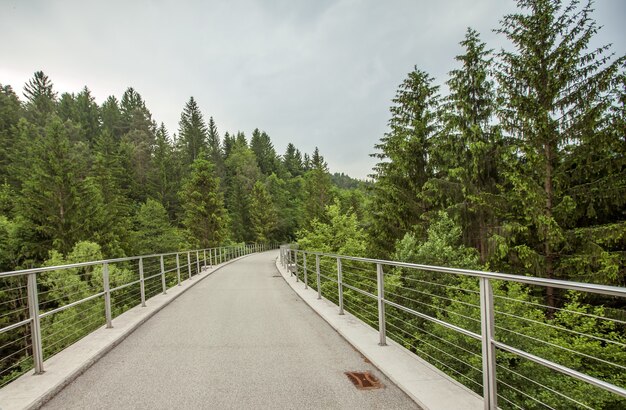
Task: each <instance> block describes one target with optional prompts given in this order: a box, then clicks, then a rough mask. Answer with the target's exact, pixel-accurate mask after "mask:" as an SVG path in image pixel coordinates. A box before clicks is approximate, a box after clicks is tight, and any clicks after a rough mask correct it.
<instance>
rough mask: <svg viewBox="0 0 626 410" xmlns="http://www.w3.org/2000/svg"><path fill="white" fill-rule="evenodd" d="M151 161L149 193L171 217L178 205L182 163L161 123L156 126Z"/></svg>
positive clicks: (175, 212)
mask: <svg viewBox="0 0 626 410" xmlns="http://www.w3.org/2000/svg"><path fill="white" fill-rule="evenodd" d="M152 162H153V166H152V168H151V174H150V177H149V181H150V195H151V196H152V197H153V198H155V199H157V200H158V201H159V203H161V204H162V205H163V206H164V207H165V209H166V210H167V212H168V214H169V216H170V217H171V218H173V217H174V216H175V215H176V214H177V213H178V211H179V207H180V201H179V199H178V189H179V187H180V181H181V175H182V169H181V168H182V164H181V163H180V161H179V158H178V157H177V156H176V155H175V152H174V146H173V145H172V142H171V140H170V137H169V135H168V132H167V129H166V128H165V124H163V123H161V125H160V126H159V128H157V132H156V143H155V146H154V150H153V157H152Z"/></svg>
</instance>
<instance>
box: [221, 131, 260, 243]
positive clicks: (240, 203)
mask: <svg viewBox="0 0 626 410" xmlns="http://www.w3.org/2000/svg"><path fill="white" fill-rule="evenodd" d="M240 135H241V136H243V134H240ZM225 165H226V175H227V178H226V206H227V208H228V210H229V215H230V223H231V231H232V233H233V239H234V240H235V241H236V242H245V241H252V240H254V236H255V235H254V234H253V231H252V230H251V229H250V226H251V221H250V206H251V203H250V198H251V195H252V189H253V188H254V184H255V183H256V181H258V180H259V179H260V177H261V173H260V170H259V167H258V165H257V161H256V157H255V155H254V152H252V150H251V149H250V148H248V145H247V144H246V143H245V139H244V138H242V137H240V138H239V139H238V140H237V141H235V144H234V146H233V147H232V149H231V151H230V155H229V156H228V157H227V158H226V161H225Z"/></svg>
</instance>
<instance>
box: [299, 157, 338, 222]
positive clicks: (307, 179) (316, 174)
mask: <svg viewBox="0 0 626 410" xmlns="http://www.w3.org/2000/svg"><path fill="white" fill-rule="evenodd" d="M334 197H335V193H334V190H333V184H332V182H331V180H330V174H329V173H328V165H327V164H326V161H324V157H323V156H322V155H320V153H319V149H318V148H317V147H315V151H314V152H313V156H312V158H311V170H310V171H308V172H307V173H306V174H305V175H304V217H305V221H306V226H307V227H308V226H310V224H311V223H312V222H313V220H318V221H322V222H327V221H326V207H327V206H328V205H330V204H332V202H333V199H334Z"/></svg>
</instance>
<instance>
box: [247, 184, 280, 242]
mask: <svg viewBox="0 0 626 410" xmlns="http://www.w3.org/2000/svg"><path fill="white" fill-rule="evenodd" d="M276 220H277V215H276V210H275V209H274V204H273V203H272V198H271V197H270V195H269V193H268V191H267V188H266V187H265V184H263V183H262V182H260V181H257V182H256V183H255V184H254V188H253V189H252V194H251V197H250V222H251V223H252V229H253V231H254V235H255V237H254V240H255V242H258V243H267V242H268V241H269V240H270V239H271V238H272V237H273V233H274V230H275V229H276Z"/></svg>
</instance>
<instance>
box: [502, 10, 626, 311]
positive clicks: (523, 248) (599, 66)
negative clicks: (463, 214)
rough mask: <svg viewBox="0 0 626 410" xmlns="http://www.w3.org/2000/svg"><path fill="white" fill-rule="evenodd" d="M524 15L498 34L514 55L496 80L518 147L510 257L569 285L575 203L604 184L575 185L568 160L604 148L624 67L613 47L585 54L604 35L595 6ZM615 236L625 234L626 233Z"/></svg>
mask: <svg viewBox="0 0 626 410" xmlns="http://www.w3.org/2000/svg"><path fill="white" fill-rule="evenodd" d="M518 6H519V8H520V9H522V10H523V12H521V13H516V14H510V15H507V16H505V17H504V19H503V20H502V21H501V28H500V29H499V30H498V31H499V32H500V33H502V34H504V35H505V36H506V37H507V38H508V39H509V40H510V41H511V42H512V44H513V46H514V47H515V50H514V51H502V52H501V53H500V59H501V62H500V65H499V69H498V73H497V77H498V82H499V84H500V89H501V97H502V102H503V107H502V109H501V110H500V113H499V117H500V121H501V123H502V125H503V128H504V129H505V130H506V131H507V133H508V134H509V136H510V138H512V140H513V141H514V144H515V150H514V151H513V152H511V153H510V155H509V160H508V162H509V168H508V170H507V173H506V176H507V180H508V181H509V183H510V184H511V186H512V189H511V190H510V193H509V199H510V201H511V204H512V206H513V208H512V210H511V214H517V215H519V217H518V218H516V219H514V220H513V221H511V223H509V224H508V225H507V227H506V228H507V231H508V232H510V233H511V235H509V238H508V239H509V240H510V241H509V243H508V244H509V251H510V253H511V254H512V255H511V258H516V259H518V260H519V261H520V262H521V264H522V265H523V269H524V271H525V272H527V273H531V274H533V275H537V276H545V277H548V278H556V277H567V276H569V275H570V274H571V268H572V264H571V263H563V261H564V260H566V259H570V258H573V259H572V260H576V259H579V257H580V256H581V255H572V254H571V245H572V243H571V242H570V240H569V239H568V234H567V230H568V228H569V223H568V222H569V221H570V220H571V216H572V213H573V212H574V210H575V209H576V208H577V207H578V204H577V203H576V199H577V198H580V197H582V196H585V195H592V194H593V192H594V189H593V188H594V187H597V186H598V185H596V184H597V180H595V179H594V177H595V176H594V175H593V174H591V176H592V178H591V179H587V178H584V179H583V180H579V181H575V182H574V181H573V180H571V179H570V178H569V173H571V172H572V169H568V165H567V164H568V162H569V161H566V159H567V158H568V156H569V153H570V152H571V151H572V150H573V151H575V152H579V150H578V146H580V145H585V146H586V147H592V146H594V145H596V146H597V147H604V146H605V144H604V141H603V140H602V132H600V128H601V127H602V124H601V122H602V119H603V118H604V117H605V115H604V114H605V112H606V109H607V105H608V103H607V98H606V94H607V92H608V91H609V89H610V87H611V85H612V84H613V81H614V79H615V74H616V72H617V70H618V67H619V65H620V64H622V63H623V61H624V59H623V58H620V59H618V60H616V61H613V62H610V57H607V56H606V53H607V51H608V46H604V47H600V48H597V49H594V50H591V51H587V49H588V47H589V45H590V41H591V40H592V38H593V35H594V34H595V33H596V32H597V30H598V28H597V26H596V23H595V22H594V21H593V20H592V18H591V13H592V11H593V9H592V5H591V2H587V3H586V4H585V5H583V6H582V7H580V6H579V4H578V2H577V1H571V2H569V3H568V4H566V5H564V4H563V2H562V1H561V0H519V1H518ZM596 152H598V151H597V150H596ZM580 154H582V155H585V156H586V154H584V153H583V152H581V153H580ZM594 157H595V158H590V159H585V158H580V157H579V159H577V161H576V162H578V165H580V166H582V167H586V168H587V170H589V171H592V167H593V166H592V167H589V164H590V163H594V162H595V163H597V162H596V161H606V159H605V158H603V159H600V158H598V157H597V156H595V155H594ZM600 157H602V155H600ZM589 160H591V161H589ZM578 165H577V166H578ZM577 166H576V167H577ZM574 172H576V171H575V170H574ZM568 184H572V185H571V186H567V185H568ZM600 185H601V184H600ZM583 202H584V201H583ZM622 218H623V215H622ZM615 229H621V230H622V232H624V231H623V229H624V227H623V225H622V226H621V227H616V228H615ZM588 242H589V244H588V246H587V247H583V249H584V248H586V249H590V247H592V249H595V250H600V249H604V248H603V246H602V244H601V243H599V242H598V241H594V240H593V238H589V241H588ZM595 250H594V251H592V253H593V252H596V251H595ZM582 252H583V254H584V253H589V252H588V251H585V250H582ZM604 252H606V249H604ZM600 253H602V252H600ZM595 259H596V264H598V265H600V266H602V265H603V263H608V265H611V266H604V268H605V269H609V270H611V269H612V270H616V268H617V270H619V267H616V266H615V260H614V259H613V260H612V258H604V262H603V261H601V260H598V259H599V258H595ZM576 265H579V264H576ZM618 266H619V263H618ZM622 266H623V265H622ZM577 268H581V269H582V270H583V271H585V270H586V267H584V266H577ZM622 269H623V267H622ZM546 301H547V304H548V305H550V306H555V305H556V295H555V293H554V289H552V288H547V294H546Z"/></svg>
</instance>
